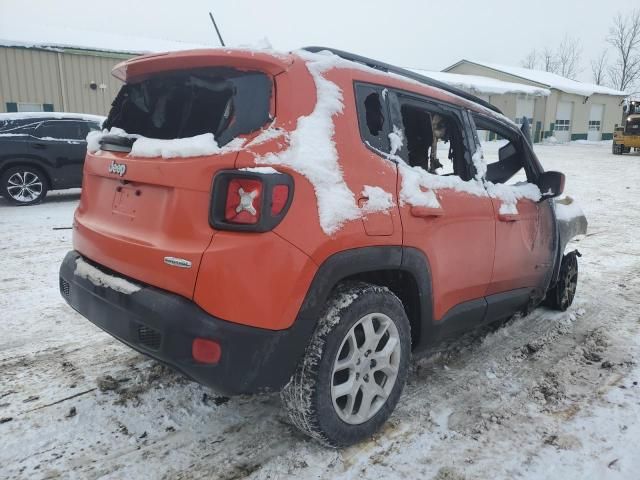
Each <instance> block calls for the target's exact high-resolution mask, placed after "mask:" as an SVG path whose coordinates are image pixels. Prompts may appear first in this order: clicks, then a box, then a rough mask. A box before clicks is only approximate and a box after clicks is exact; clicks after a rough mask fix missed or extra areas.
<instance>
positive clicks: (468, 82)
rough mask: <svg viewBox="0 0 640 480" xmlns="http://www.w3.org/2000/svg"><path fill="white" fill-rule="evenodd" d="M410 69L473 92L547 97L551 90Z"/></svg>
mask: <svg viewBox="0 0 640 480" xmlns="http://www.w3.org/2000/svg"><path fill="white" fill-rule="evenodd" d="M411 71H412V72H416V73H418V74H420V75H424V76H425V77H429V78H433V79H434V80H438V81H439V82H443V83H446V84H448V85H451V86H454V87H458V88H462V89H464V90H470V91H471V92H472V93H475V94H488V95H503V94H505V93H524V94H527V95H533V96H536V97H540V96H544V97H547V96H549V95H550V94H551V91H550V90H549V89H548V88H543V87H535V86H533V85H525V84H523V83H513V82H505V81H503V80H498V79H495V78H489V77H483V76H480V75H463V74H460V73H448V72H432V71H428V70H417V69H413V68H412V69H411Z"/></svg>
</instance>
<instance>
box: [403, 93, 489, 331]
mask: <svg viewBox="0 0 640 480" xmlns="http://www.w3.org/2000/svg"><path fill="white" fill-rule="evenodd" d="M391 98H392V103H391V106H392V120H393V123H394V127H396V128H397V131H398V134H399V135H401V137H402V147H401V149H399V150H398V152H397V155H399V156H400V157H401V159H399V173H400V175H399V181H398V198H399V200H400V202H399V203H400V214H401V219H402V226H403V245H404V246H405V247H413V248H416V249H418V250H420V251H421V252H423V253H424V254H425V255H426V256H427V259H428V262H429V265H430V269H431V288H432V297H433V321H434V326H436V327H444V329H443V330H442V331H443V332H444V331H447V332H452V331H455V330H460V329H463V328H467V327H468V326H469V323H471V324H479V323H481V322H482V321H483V319H484V314H485V311H486V302H485V301H484V296H485V293H486V290H487V287H488V285H489V282H490V281H491V270H492V267H493V256H494V249H495V219H494V215H493V207H492V204H491V200H490V198H489V197H488V196H487V195H486V194H485V192H484V189H483V186H482V184H481V183H479V182H476V181H475V180H470V179H471V178H472V176H473V175H474V174H475V172H474V171H473V168H472V161H471V150H470V144H469V140H470V135H469V134H468V133H469V127H468V122H467V121H466V113H465V112H462V111H461V110H460V109H458V108H457V107H453V106H449V105H446V104H440V103H435V102H433V101H430V100H428V99H423V98H420V97H417V96H413V95H409V94H400V93H398V94H397V96H396V95H395V94H391ZM434 136H435V137H437V142H436V145H435V149H434V142H433V140H434ZM439 164H441V165H442V166H441V167H438V165H439ZM434 167H437V168H434ZM428 170H431V171H432V172H433V173H428ZM462 317H464V319H463V320H464V321H460V320H461V319H462Z"/></svg>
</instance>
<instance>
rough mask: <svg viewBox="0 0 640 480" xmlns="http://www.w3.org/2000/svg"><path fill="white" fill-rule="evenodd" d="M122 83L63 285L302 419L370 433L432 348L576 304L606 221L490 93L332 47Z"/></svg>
mask: <svg viewBox="0 0 640 480" xmlns="http://www.w3.org/2000/svg"><path fill="white" fill-rule="evenodd" d="M113 73H114V75H115V76H116V77H117V78H119V79H120V80H122V81H123V82H124V85H123V87H122V89H121V91H120V93H119V94H118V96H117V97H116V99H115V100H114V102H113V106H112V109H111V112H110V113H109V117H108V119H107V120H106V122H105V124H104V127H103V128H105V130H104V131H102V132H93V133H92V134H90V135H89V138H88V153H87V158H86V162H85V166H84V179H83V191H82V197H81V200H80V204H79V206H78V208H77V210H76V212H75V218H74V223H73V247H74V250H73V251H71V252H69V253H68V254H67V256H66V258H65V259H64V262H63V264H62V266H61V268H60V291H61V293H62V295H63V297H64V298H65V300H66V301H67V302H68V303H69V305H71V307H73V308H74V309H75V310H77V311H78V312H80V313H81V314H82V315H84V316H85V317H87V318H88V319H89V320H90V321H91V322H93V323H95V324H96V325H97V326H99V327H100V328H102V329H104V330H105V331H106V332H108V333H110V334H111V335H113V336H114V337H116V338H118V339H119V340H121V341H122V342H124V343H126V344H128V345H129V346H131V347H132V348H134V349H136V350H138V351H140V352H143V353H145V354H147V355H149V356H151V357H153V358H155V359H157V360H159V361H161V362H164V363H166V364H168V365H171V366H172V367H174V368H176V369H177V370H179V371H181V372H183V373H184V374H185V375H187V376H189V377H190V378H192V379H194V380H195V381H197V382H200V383H202V384H205V385H208V386H211V387H213V388H214V389H216V390H219V391H221V392H226V393H229V394H239V393H251V392H261V391H274V390H276V391H278V390H280V391H281V392H282V393H281V395H282V399H283V403H284V405H285V407H286V409H287V411H288V413H289V415H290V417H291V420H292V422H293V423H294V424H295V425H296V426H297V427H299V428H300V429H301V430H303V431H304V432H306V433H307V434H309V435H311V436H313V437H315V438H316V439H318V440H320V441H322V442H324V443H325V444H328V445H331V446H345V445H350V444H353V443H355V442H358V441H359V440H362V439H364V438H366V437H368V436H370V435H371V434H372V433H373V432H375V431H376V430H377V429H379V428H380V426H381V425H382V424H383V423H384V422H385V421H386V419H387V418H388V417H389V415H390V414H391V413H392V411H393V409H394V408H395V406H396V404H397V402H398V399H399V397H400V394H401V391H402V388H403V386H404V383H405V380H406V378H407V372H408V369H409V364H410V360H411V356H412V355H414V356H416V355H419V354H422V353H423V352H425V351H428V348H429V347H430V346H432V345H434V344H435V343H437V342H438V341H440V340H442V339H443V338H445V337H449V336H451V335H455V334H456V333H459V332H461V331H464V330H467V329H470V328H473V327H477V326H479V325H482V324H486V323H488V322H493V321H497V320H501V319H506V318H508V317H510V316H512V315H514V314H515V313H516V312H519V311H526V310H528V309H531V308H533V307H535V306H536V305H538V304H539V303H540V302H542V301H543V300H544V301H545V302H546V303H547V304H548V305H549V306H551V307H555V308H558V309H560V310H564V309H566V308H567V307H568V306H569V305H570V304H571V302H572V300H573V296H574V293H575V289H576V284H577V275H578V270H577V258H576V257H577V256H578V253H577V252H570V253H568V254H566V255H565V247H566V245H567V242H568V241H569V239H570V238H571V237H573V236H574V235H576V234H579V233H584V232H585V231H586V220H585V219H584V216H581V215H577V216H573V217H572V216H568V215H566V214H562V215H560V214H559V213H558V212H559V205H556V202H554V200H553V198H554V197H557V196H558V195H560V194H561V193H562V190H563V186H564V176H563V175H562V174H561V173H558V172H545V171H544V170H543V168H542V166H541V164H540V163H539V161H538V160H537V158H536V155H535V153H534V152H533V150H532V148H531V145H530V143H529V140H528V136H527V135H526V133H527V128H526V127H527V126H526V122H525V128H523V130H520V129H518V127H517V126H516V125H515V124H514V123H513V122H511V121H510V120H508V119H507V118H506V117H504V116H503V115H502V114H501V113H500V111H499V110H498V109H497V108H496V107H494V106H492V105H490V104H488V103H486V102H484V101H482V100H481V99H479V98H476V97H473V96H472V95H469V94H468V93H466V92H463V91H460V90H457V89H454V88H452V87H450V86H447V85H444V84H441V83H439V82H436V81H434V80H432V79H430V78H426V77H423V76H420V75H417V74H415V73H412V72H410V71H407V70H403V69H400V68H397V67H393V66H391V65H387V64H384V63H381V62H377V61H375V60H371V59H368V58H364V57H360V56H357V55H353V54H349V53H346V52H342V51H338V50H331V51H329V50H328V49H323V48H319V47H310V48H307V49H304V50H300V51H296V52H294V53H290V54H279V53H274V52H268V51H249V50H240V49H238V50H228V49H212V50H194V51H185V52H179V53H167V54H159V55H148V56H143V57H139V58H135V59H132V60H129V61H126V62H124V63H121V64H120V65H118V66H117V67H115V69H114V72H113ZM481 140H482V141H483V142H484V141H490V142H489V143H485V145H491V146H494V145H495V148H494V150H493V151H494V154H491V153H490V152H489V148H488V147H487V148H486V150H487V151H486V152H485V153H483V151H482V149H481ZM491 140H494V141H491Z"/></svg>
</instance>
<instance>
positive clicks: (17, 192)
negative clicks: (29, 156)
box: [0, 165, 48, 205]
mask: <svg viewBox="0 0 640 480" xmlns="http://www.w3.org/2000/svg"><path fill="white" fill-rule="evenodd" d="M0 190H1V191H2V196H3V197H4V198H6V199H7V200H8V201H9V202H11V203H13V204H14V205H33V204H34V203H39V202H41V201H42V200H43V199H44V197H46V195H47V190H48V188H47V180H46V178H45V177H44V175H43V173H42V171H41V170H40V169H38V168H35V167H31V166H26V165H25V166H18V167H11V168H9V169H8V170H7V171H6V172H4V174H3V175H2V178H1V179H0Z"/></svg>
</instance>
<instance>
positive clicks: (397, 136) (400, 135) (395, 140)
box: [389, 125, 404, 155]
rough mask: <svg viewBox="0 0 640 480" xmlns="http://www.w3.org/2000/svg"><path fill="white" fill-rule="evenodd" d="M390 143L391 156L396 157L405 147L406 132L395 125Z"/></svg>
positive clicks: (390, 136) (390, 135)
mask: <svg viewBox="0 0 640 480" xmlns="http://www.w3.org/2000/svg"><path fill="white" fill-rule="evenodd" d="M389 142H390V144H391V155H395V154H396V153H398V152H399V151H400V150H401V149H402V147H403V145H404V132H403V131H402V130H401V129H400V128H398V127H396V126H395V125H394V126H393V132H391V133H390V134H389Z"/></svg>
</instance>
